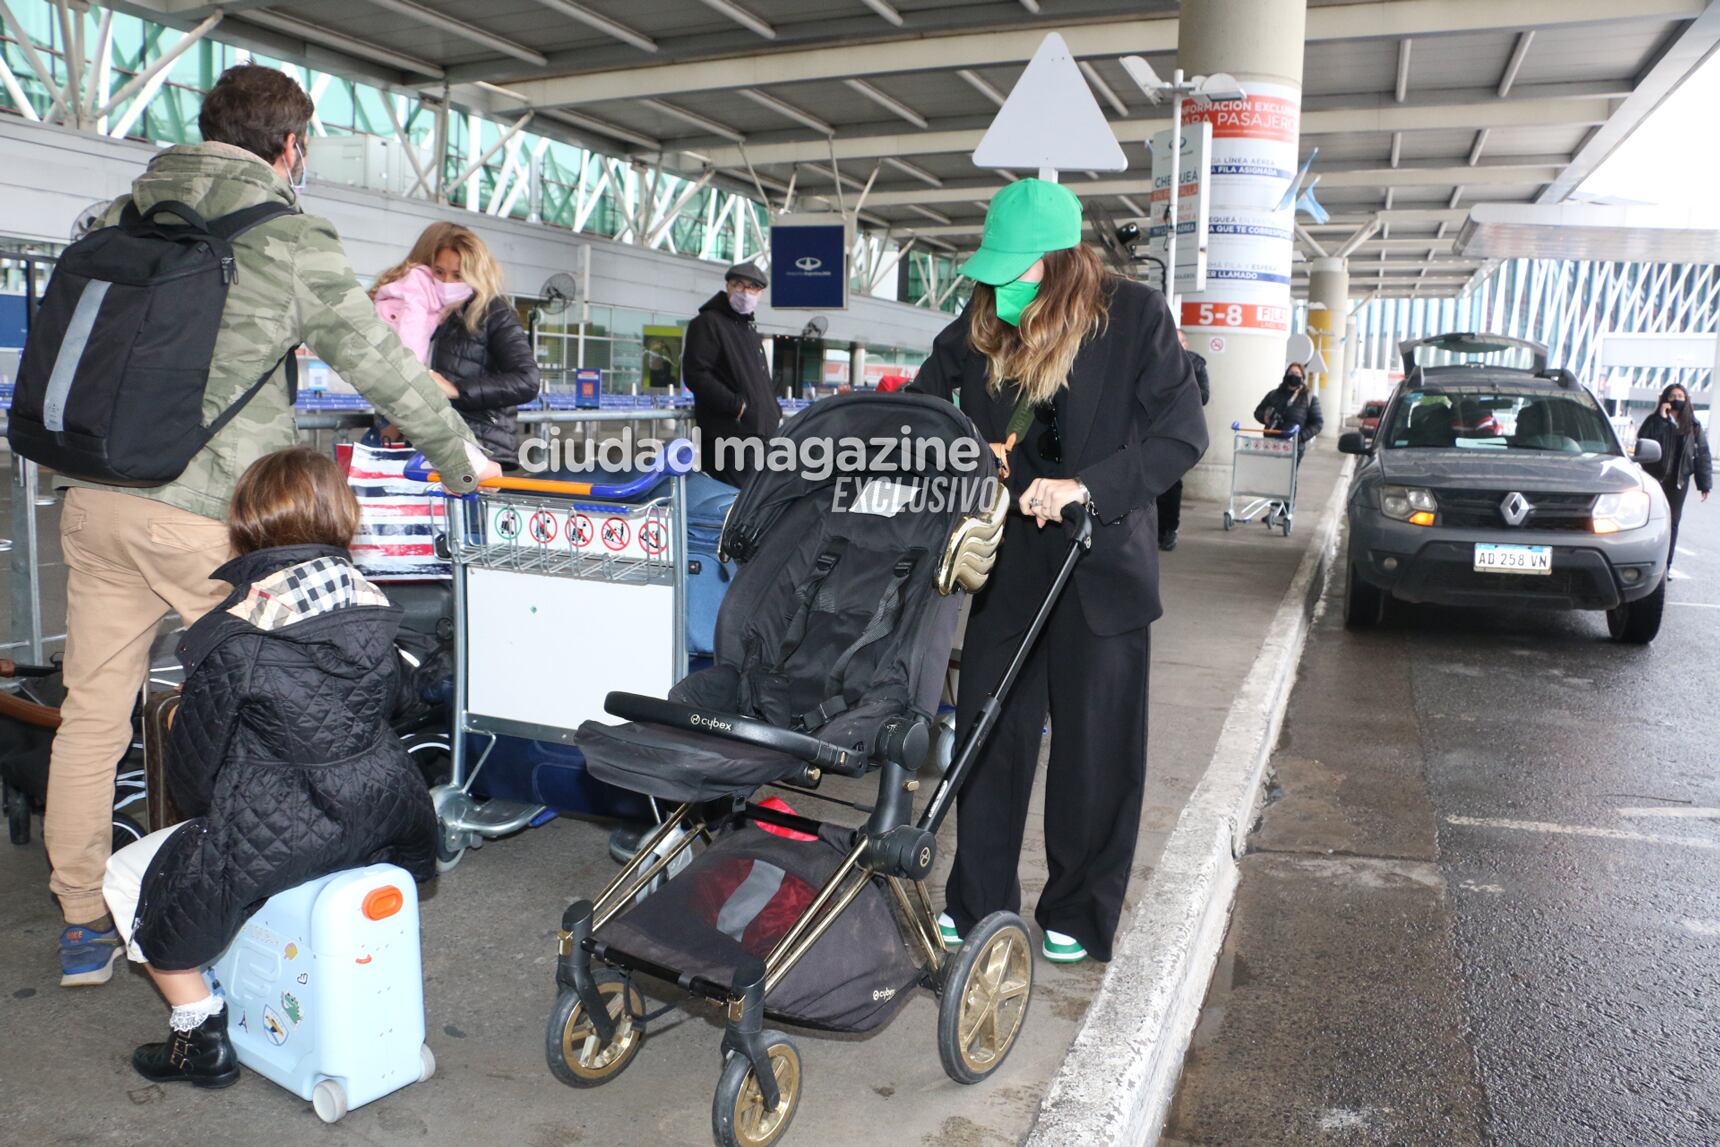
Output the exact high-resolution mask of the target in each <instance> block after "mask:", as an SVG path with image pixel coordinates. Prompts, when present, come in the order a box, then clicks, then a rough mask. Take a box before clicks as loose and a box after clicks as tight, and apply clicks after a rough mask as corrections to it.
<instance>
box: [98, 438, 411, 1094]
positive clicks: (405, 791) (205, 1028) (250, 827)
mask: <svg viewBox="0 0 1720 1147" xmlns="http://www.w3.org/2000/svg"><path fill="white" fill-rule="evenodd" d="M228 527H229V532H230V534H231V537H232V543H233V550H234V552H235V553H236V554H237V556H236V557H235V558H233V560H231V561H229V562H228V563H227V564H226V565H224V566H222V567H221V568H220V569H218V570H216V571H215V573H214V574H213V575H212V576H213V577H215V578H216V579H219V580H221V581H226V582H229V583H231V584H232V586H233V592H232V593H231V594H229V595H228V597H227V598H226V600H225V601H223V602H222V603H221V604H220V605H219V606H217V607H216V608H215V609H213V610H211V611H210V612H209V613H208V614H206V615H205V616H204V617H203V618H202V619H201V620H200V621H198V622H197V623H196V624H195V625H193V626H192V627H191V628H190V629H189V630H187V631H186V633H185V635H184V639H183V640H182V641H181V642H180V645H179V657H180V660H181V662H183V664H184V666H185V690H184V697H183V699H182V701H181V703H180V707H179V711H178V714H177V716H176V717H175V718H174V720H173V724H172V727H171V730H170V733H169V739H168V741H169V748H168V755H167V761H166V776H167V781H168V787H169V791H170V793H171V795H172V797H173V799H174V801H175V802H176V803H177V804H178V806H179V808H180V809H181V810H183V811H184V812H185V813H186V814H187V815H188V816H189V817H190V819H188V820H186V821H183V822H182V823H180V824H176V825H173V826H171V827H168V828H164V829H162V830H160V831H158V832H153V833H151V834H150V835H148V836H146V837H144V838H143V839H142V840H140V841H137V842H136V843H135V844H132V845H130V846H128V847H126V848H123V849H121V850H120V851H118V852H116V853H114V855H113V857H112V859H111V860H110V861H109V862H108V867H107V877H106V880H105V881H104V883H103V888H102V891H103V894H104V895H105V896H106V898H107V903H108V907H109V909H110V910H111V911H112V913H113V918H114V920H115V922H116V923H117V925H118V927H119V930H120V932H121V934H122V936H123V937H124V939H125V941H126V951H127V954H128V955H129V956H130V957H131V958H132V959H133V960H135V961H138V962H140V963H142V964H143V965H144V967H145V970H146V971H148V973H149V975H150V977H151V978H152V979H153V980H154V981H155V984H156V986H157V987H158V988H159V989H160V991H161V994H162V995H163V996H164V997H165V998H166V1000H167V1002H168V1003H169V1004H170V1005H172V1008H173V1012H172V1014H171V1016H170V1017H169V1020H168V1024H169V1027H170V1028H171V1029H172V1030H171V1032H170V1034H169V1038H168V1039H167V1040H166V1041H165V1042H162V1043H149V1044H144V1045H143V1046H142V1047H140V1048H138V1049H137V1050H136V1051H135V1052H134V1053H133V1054H132V1059H131V1062H132V1066H133V1067H134V1068H136V1070H137V1072H138V1073H139V1074H140V1075H142V1076H144V1077H145V1078H146V1079H151V1080H155V1081H157V1082H168V1081H176V1080H185V1081H188V1082H190V1083H192V1084H195V1085H196V1086H198V1087H226V1086H228V1085H230V1084H232V1083H235V1082H237V1080H238V1078H239V1065H238V1060H237V1059H236V1058H235V1055H234V1051H233V1045H232V1044H231V1043H230V1042H229V1040H228V1036H227V1015H226V1012H225V1010H224V1007H223V1003H222V1001H221V999H220V998H219V997H216V996H214V995H212V994H211V993H210V991H209V988H208V986H207V984H206V983H205V982H204V979H203V975H202V972H201V969H202V968H203V967H204V966H205V965H207V964H209V963H212V962H213V961H214V960H215V958H216V957H217V956H219V955H220V954H221V952H222V951H223V950H224V949H225V948H226V947H227V945H228V944H230V943H231V942H232V940H233V938H234V937H235V936H237V935H238V933H239V930H240V928H241V927H242V926H243V925H244V923H245V921H246V919H247V918H249V916H250V915H251V913H252V912H254V911H255V910H256V909H257V908H259V907H261V906H262V904H263V902H264V901H265V900H267V899H268V898H269V897H271V896H273V895H275V894H276V893H277V892H282V891H284V890H286V889H288V888H292V887H294V886H295V885H298V884H302V883H304V882H305V881H307V880H312V879H315V878H317V877H319V876H324V875H327V874H328V873H331V872H335V871H338V870H341V869H345V868H353V867H358V866H362V865H366V864H372V863H377V862H389V863H393V864H398V865H400V866H401V867H403V868H405V869H406V870H407V871H408V872H411V873H412V874H413V875H414V876H415V877H416V878H417V879H419V880H426V879H429V878H430V877H432V876H434V875H435V871H436V866H435V839H436V817H435V813H434V811H433V810H432V808H431V804H430V797H429V794H428V792H427V790H426V789H425V786H424V782H423V780H422V779H421V778H420V776H419V774H418V771H417V770H416V769H415V768H414V767H413V765H412V763H411V762H410V760H409V759H408V757H407V755H406V752H405V750H404V749H403V748H402V746H401V743H400V741H399V740H398V739H397V738H396V737H395V736H394V735H393V732H392V731H391V729H390V728H389V724H388V717H389V712H390V709H391V707H392V704H393V701H394V694H395V685H396V678H397V676H398V665H399V658H398V657H397V656H396V654H395V651H394V638H395V633H396V630H397V629H398V627H399V622H400V613H399V611H398V610H396V609H395V608H394V607H392V606H391V605H389V603H388V599H387V598H386V597H385V596H384V595H383V594H382V592H381V591H380V590H378V589H377V588H376V587H375V586H373V585H371V584H370V583H369V582H368V581H366V580H365V579H364V577H363V576H362V575H360V574H359V572H358V571H357V570H356V569H354V568H353V565H352V562H351V557H350V555H349V554H348V552H347V546H348V545H349V544H350V543H351V541H352V537H353V534H354V533H355V532H356V530H357V528H358V504H357V502H356V501H355V500H354V499H353V496H352V492H351V491H350V490H349V489H348V488H347V484H346V478H345V476H344V475H343V474H342V473H341V471H340V469H339V467H337V466H336V465H335V463H334V462H333V461H332V460H331V459H329V458H326V457H324V456H322V455H320V454H317V453H316V452H314V451H312V450H310V449H308V448H306V447H295V448H293V449H289V450H283V451H280V452H279V453H275V454H270V455H268V456H267V457H264V458H261V459H259V460H258V461H257V462H256V463H255V464H254V465H252V466H251V467H250V469H248V470H247V471H246V472H245V474H244V476H243V477H241V478H240V480H239V484H238V486H237V487H236V489H235V490H234V494H233V501H232V506H231V509H230V512H229V515H228Z"/></svg>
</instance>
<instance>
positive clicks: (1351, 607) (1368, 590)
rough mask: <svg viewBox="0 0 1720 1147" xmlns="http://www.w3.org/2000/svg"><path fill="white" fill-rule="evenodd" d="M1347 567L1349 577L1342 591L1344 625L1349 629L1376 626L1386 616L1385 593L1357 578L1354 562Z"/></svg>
mask: <svg viewBox="0 0 1720 1147" xmlns="http://www.w3.org/2000/svg"><path fill="white" fill-rule="evenodd" d="M1348 566H1349V571H1350V576H1349V582H1348V585H1347V586H1346V588H1345V591H1344V624H1345V625H1346V626H1347V627H1349V628H1350V629H1367V628H1368V627H1369V626H1373V625H1378V624H1379V623H1380V622H1381V621H1382V620H1384V618H1385V614H1386V591H1385V590H1383V589H1380V588H1379V587H1378V586H1374V585H1370V584H1369V583H1367V582H1366V581H1363V580H1362V579H1361V578H1360V577H1358V576H1357V575H1356V566H1355V563H1354V562H1350V563H1348Z"/></svg>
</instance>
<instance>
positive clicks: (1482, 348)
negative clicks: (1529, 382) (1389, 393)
mask: <svg viewBox="0 0 1720 1147" xmlns="http://www.w3.org/2000/svg"><path fill="white" fill-rule="evenodd" d="M1423 348H1426V349H1428V350H1443V351H1447V352H1450V353H1452V354H1498V353H1499V352H1501V351H1507V350H1526V351H1528V352H1529V356H1530V360H1531V366H1530V368H1529V369H1530V373H1532V374H1543V373H1545V372H1546V369H1547V348H1546V346H1544V345H1543V344H1541V343H1538V342H1535V341H1533V340H1531V339H1519V338H1513V337H1511V336H1510V335H1495V334H1485V333H1480V332H1477V331H1448V332H1446V333H1445V334H1438V335H1429V336H1428V337H1426V338H1420V339H1406V340H1405V341H1403V342H1401V343H1399V344H1398V353H1399V354H1400V355H1401V356H1402V357H1403V372H1404V375H1405V377H1407V376H1409V375H1410V374H1412V373H1414V371H1415V369H1416V367H1417V365H1418V364H1417V363H1416V351H1418V350H1421V349H1423Z"/></svg>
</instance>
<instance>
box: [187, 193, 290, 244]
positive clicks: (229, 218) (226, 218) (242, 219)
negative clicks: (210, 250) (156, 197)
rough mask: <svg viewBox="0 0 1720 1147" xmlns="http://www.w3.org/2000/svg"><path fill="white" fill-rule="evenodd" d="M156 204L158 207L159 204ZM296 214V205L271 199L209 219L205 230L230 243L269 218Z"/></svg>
mask: <svg viewBox="0 0 1720 1147" xmlns="http://www.w3.org/2000/svg"><path fill="white" fill-rule="evenodd" d="M156 206H157V207H160V206H161V204H157V205H156ZM174 214H175V215H177V214H179V212H177V211H175V212H174ZM297 214H299V209H298V208H297V207H294V206H292V205H290V204H286V203H282V202H281V201H280V200H278V199H271V200H270V201H269V202H267V203H259V204H257V205H256V206H254V207H245V208H242V209H240V210H238V211H235V212H233V213H231V214H229V215H223V216H221V218H219V219H216V220H213V221H211V222H210V223H209V224H208V225H207V230H208V232H209V233H210V234H211V235H214V236H215V237H216V238H218V239H225V240H227V242H229V243H231V242H232V241H233V240H235V239H237V238H238V237H239V236H241V235H243V234H244V233H245V232H247V231H249V230H250V229H251V228H253V227H257V226H260V225H262V224H264V223H267V222H268V221H269V220H271V219H279V218H280V217H281V216H283V215H297Z"/></svg>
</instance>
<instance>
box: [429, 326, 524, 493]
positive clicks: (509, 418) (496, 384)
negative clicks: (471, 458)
mask: <svg viewBox="0 0 1720 1147" xmlns="http://www.w3.org/2000/svg"><path fill="white" fill-rule="evenodd" d="M430 369H432V370H435V371H438V372H440V373H441V375H442V377H443V378H446V379H447V380H448V381H449V382H451V383H453V384H454V385H455V386H456V387H458V388H459V391H460V397H459V398H456V399H453V400H451V402H450V405H452V406H453V407H454V409H455V410H458V411H459V412H460V417H461V418H464V419H465V420H466V425H467V426H470V427H471V428H472V436H473V437H474V438H476V439H477V440H478V445H479V446H482V447H483V448H484V453H485V454H488V455H489V456H490V457H491V458H493V459H495V460H496V461H497V462H500V463H502V464H503V465H517V464H518V463H519V460H520V459H519V453H520V431H519V413H518V411H517V410H516V409H515V408H516V407H517V406H519V404H520V403H522V402H530V401H532V400H533V399H534V398H536V397H537V396H538V366H537V359H535V358H533V357H532V344H531V339H530V338H529V337H527V335H526V331H525V328H524V327H522V326H520V317H519V315H518V314H517V313H516V312H515V311H514V308H513V305H512V304H510V303H509V302H508V301H507V300H506V299H502V298H497V299H492V300H491V301H490V310H489V313H488V314H486V315H485V316H484V329H483V331H482V332H481V333H479V334H476V335H474V334H472V333H471V332H470V331H468V330H467V329H466V313H465V310H464V308H462V309H461V310H458V311H455V312H454V313H453V314H452V315H449V316H448V317H447V318H446V319H444V320H443V322H442V325H441V326H440V327H437V328H436V341H435V343H434V344H433V345H432V347H431V350H430Z"/></svg>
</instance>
